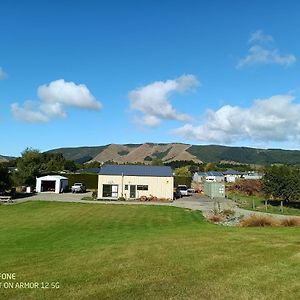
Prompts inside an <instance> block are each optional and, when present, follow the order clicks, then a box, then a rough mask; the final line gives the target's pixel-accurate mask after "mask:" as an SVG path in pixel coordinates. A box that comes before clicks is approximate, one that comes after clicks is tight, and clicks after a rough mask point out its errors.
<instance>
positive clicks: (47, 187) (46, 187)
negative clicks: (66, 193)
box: [41, 180, 56, 192]
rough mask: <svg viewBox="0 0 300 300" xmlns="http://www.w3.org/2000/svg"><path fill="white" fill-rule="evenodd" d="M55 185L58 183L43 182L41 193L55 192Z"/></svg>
mask: <svg viewBox="0 0 300 300" xmlns="http://www.w3.org/2000/svg"><path fill="white" fill-rule="evenodd" d="M55 183H56V181H50V180H43V181H42V184H41V185H42V186H41V191H42V192H55Z"/></svg>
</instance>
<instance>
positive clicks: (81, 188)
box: [71, 182, 86, 193]
mask: <svg viewBox="0 0 300 300" xmlns="http://www.w3.org/2000/svg"><path fill="white" fill-rule="evenodd" d="M71 191H72V193H85V192H86V187H85V185H84V184H83V183H82V182H77V183H74V185H72V187H71Z"/></svg>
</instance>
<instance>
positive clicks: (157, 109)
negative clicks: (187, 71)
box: [128, 75, 200, 127]
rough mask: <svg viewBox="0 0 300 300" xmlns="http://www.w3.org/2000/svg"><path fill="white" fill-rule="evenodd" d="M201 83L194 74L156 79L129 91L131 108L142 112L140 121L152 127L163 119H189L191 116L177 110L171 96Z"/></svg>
mask: <svg viewBox="0 0 300 300" xmlns="http://www.w3.org/2000/svg"><path fill="white" fill-rule="evenodd" d="M199 84H200V83H199V81H198V80H197V78H196V77H195V76H194V75H183V76H180V77H178V78H176V79H173V80H166V81H155V82H153V83H151V84H148V85H146V86H143V87H140V88H137V89H135V90H133V91H130V92H129V94H128V97H129V101H130V109H131V110H134V111H138V112H140V113H142V114H143V115H142V117H140V119H139V121H138V122H139V123H142V124H144V125H147V126H151V127H156V126H158V125H159V124H160V122H161V120H178V121H187V120H189V119H190V117H189V116H188V115H186V114H182V113H178V112H177V111H176V109H175V108H174V107H173V106H172V104H171V102H170V96H171V95H172V94H174V93H183V92H186V91H189V90H191V89H193V88H195V87H197V86H198V85H199ZM136 119H137V117H136Z"/></svg>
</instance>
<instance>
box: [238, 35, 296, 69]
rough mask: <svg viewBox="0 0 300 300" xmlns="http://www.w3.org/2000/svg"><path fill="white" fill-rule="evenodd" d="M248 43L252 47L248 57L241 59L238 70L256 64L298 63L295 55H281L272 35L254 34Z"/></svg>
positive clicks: (283, 64) (287, 64)
mask: <svg viewBox="0 0 300 300" xmlns="http://www.w3.org/2000/svg"><path fill="white" fill-rule="evenodd" d="M248 43H249V44H250V45H251V46H250V48H249V50H248V55H246V56H245V57H244V58H242V59H240V60H239V62H238V64H237V66H236V67H237V68H238V69H240V68H243V67H245V66H250V65H255V64H277V65H282V66H290V65H292V64H294V63H295V62H296V57H295V55H293V54H286V55H282V54H280V52H279V50H278V49H277V48H276V47H275V46H274V39H273V37H272V36H270V35H266V34H264V33H263V31H262V30H257V31H256V32H254V33H252V34H251V36H250V39H249V41H248Z"/></svg>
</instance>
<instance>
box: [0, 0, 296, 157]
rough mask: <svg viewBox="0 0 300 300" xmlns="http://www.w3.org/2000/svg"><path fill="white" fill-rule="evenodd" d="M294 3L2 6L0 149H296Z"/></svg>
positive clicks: (223, 0) (177, 0) (91, 0)
mask: <svg viewBox="0 0 300 300" xmlns="http://www.w3.org/2000/svg"><path fill="white" fill-rule="evenodd" d="M299 11H300V2H299V1H296V0H294V1H291V0H285V1H281V0H280V1H279V0H273V1H268V0H264V1H263V0H260V1H255V0H254V1H234V0H210V1H208V0H207V1H192V0H184V1H181V0H172V1H168V0H164V1H158V0H152V1H146V0H144V1H143V0H140V1H133V0H127V1H121V0H119V1H116V0H112V1H96V0H85V1H81V0H74V1H71V0H69V1H66V0H60V1H58V0H51V1H47V0H42V1H31V0H27V1H17V0H13V1H11V0H10V1H9V0H2V1H1V2H0V37H1V40H0V134H1V142H0V143H1V144H0V146H1V147H0V154H2V155H20V153H21V152H22V151H23V150H24V149H25V148H27V147H31V148H34V149H39V150H41V151H45V150H49V149H53V148H59V147H74V146H96V145H105V144H109V143H144V142H154V143H155V142H158V143H167V142H180V143H192V144H199V145H201V144H222V145H232V146H248V147H260V148H283V149H300V117H299V116H300V72H299V71H300V63H299V60H300V40H299V36H300V17H299Z"/></svg>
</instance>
